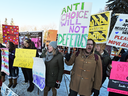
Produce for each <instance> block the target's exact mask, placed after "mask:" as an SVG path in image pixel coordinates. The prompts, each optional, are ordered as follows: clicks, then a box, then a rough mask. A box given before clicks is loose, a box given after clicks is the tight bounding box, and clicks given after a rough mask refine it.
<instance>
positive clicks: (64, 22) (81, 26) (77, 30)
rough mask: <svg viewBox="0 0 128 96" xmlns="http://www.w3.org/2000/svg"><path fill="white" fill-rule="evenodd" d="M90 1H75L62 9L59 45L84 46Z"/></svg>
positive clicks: (86, 36) (88, 21) (87, 28)
mask: <svg viewBox="0 0 128 96" xmlns="http://www.w3.org/2000/svg"><path fill="white" fill-rule="evenodd" d="M91 7H92V3H85V2H81V3H75V4H71V5H70V6H66V7H65V8H63V9H62V12H61V17H60V23H59V31H58V42H57V45H59V46H67V47H77V48H86V44H87V38H88V30H89V23H90V14H91Z"/></svg>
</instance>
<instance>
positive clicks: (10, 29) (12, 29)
mask: <svg viewBox="0 0 128 96" xmlns="http://www.w3.org/2000/svg"><path fill="white" fill-rule="evenodd" d="M2 28H3V43H4V44H6V43H7V41H8V40H9V41H11V42H13V43H14V44H15V45H18V44H19V27H18V26H13V25H4V24H2Z"/></svg>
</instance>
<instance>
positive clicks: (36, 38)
mask: <svg viewBox="0 0 128 96" xmlns="http://www.w3.org/2000/svg"><path fill="white" fill-rule="evenodd" d="M28 37H29V38H30V39H31V40H32V41H33V42H34V44H35V47H36V48H37V49H40V51H41V49H42V47H43V31H34V32H20V33H19V47H23V41H24V39H25V38H28Z"/></svg>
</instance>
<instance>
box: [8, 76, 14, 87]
mask: <svg viewBox="0 0 128 96" xmlns="http://www.w3.org/2000/svg"><path fill="white" fill-rule="evenodd" d="M12 85H13V83H12V78H10V79H9V84H8V87H9V88H10V87H11V86H12Z"/></svg>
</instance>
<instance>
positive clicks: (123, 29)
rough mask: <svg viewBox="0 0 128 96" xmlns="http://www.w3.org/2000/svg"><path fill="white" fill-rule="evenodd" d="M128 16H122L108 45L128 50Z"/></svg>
mask: <svg viewBox="0 0 128 96" xmlns="http://www.w3.org/2000/svg"><path fill="white" fill-rule="evenodd" d="M127 34H128V14H120V15H119V17H118V19H117V21H116V24H115V26H114V28H113V30H112V33H111V35H110V37H109V39H108V41H107V45H110V46H115V47H121V48H128V35H127Z"/></svg>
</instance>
